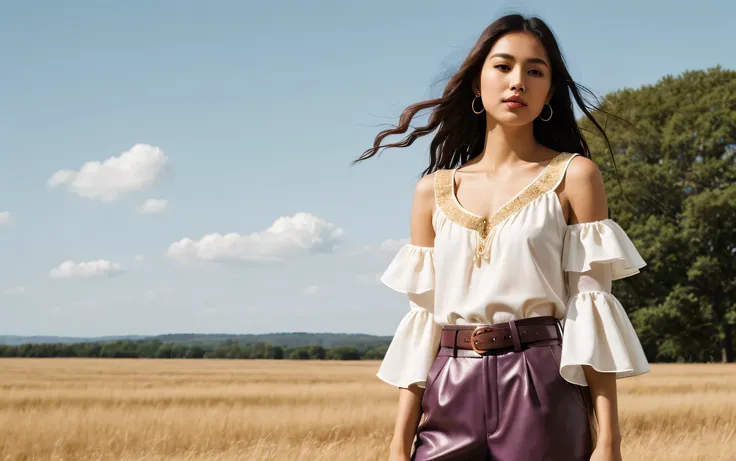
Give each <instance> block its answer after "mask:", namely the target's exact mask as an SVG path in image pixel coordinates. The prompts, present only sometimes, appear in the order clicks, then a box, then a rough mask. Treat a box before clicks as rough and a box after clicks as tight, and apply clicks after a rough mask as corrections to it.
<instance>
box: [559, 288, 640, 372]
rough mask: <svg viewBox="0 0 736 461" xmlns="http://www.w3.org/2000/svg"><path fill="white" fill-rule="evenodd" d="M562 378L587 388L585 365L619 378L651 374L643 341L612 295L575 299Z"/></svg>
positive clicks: (588, 294)
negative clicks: (642, 344) (613, 374)
mask: <svg viewBox="0 0 736 461" xmlns="http://www.w3.org/2000/svg"><path fill="white" fill-rule="evenodd" d="M563 326H564V328H563V337H562V359H561V360H560V375H561V376H562V377H563V378H564V379H565V380H567V381H569V382H571V383H573V384H577V385H580V386H587V385H588V383H587V380H586V379H585V374H584V373H583V368H582V365H590V366H591V367H593V368H594V369H595V370H596V371H601V372H609V373H615V374H616V378H617V379H619V378H627V377H631V376H637V375H640V374H643V373H647V372H649V371H650V366H649V362H648V361H647V358H646V356H645V355H644V350H643V349H642V346H641V343H640V342H639V338H638V337H637V335H636V331H635V330H634V327H633V325H632V324H631V321H630V320H629V317H628V316H627V315H626V311H624V308H623V306H622V305H621V303H620V302H619V301H618V299H616V297H615V296H613V295H612V294H611V293H608V292H605V291H588V292H582V293H579V294H577V295H575V296H573V297H571V298H570V299H569V301H568V303H567V311H566V313H565V320H564V324H563Z"/></svg>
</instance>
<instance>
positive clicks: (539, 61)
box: [488, 53, 549, 67]
mask: <svg viewBox="0 0 736 461" xmlns="http://www.w3.org/2000/svg"><path fill="white" fill-rule="evenodd" d="M491 58H504V59H510V60H512V61H513V60H515V59H516V58H514V57H513V56H511V55H510V54H507V53H494V54H492V55H491V56H489V57H488V59H491ZM526 62H531V63H535V64H542V65H544V66H545V67H549V66H548V65H547V62H546V61H545V60H544V59H542V58H529V59H527V60H526Z"/></svg>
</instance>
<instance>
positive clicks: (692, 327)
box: [581, 67, 736, 362]
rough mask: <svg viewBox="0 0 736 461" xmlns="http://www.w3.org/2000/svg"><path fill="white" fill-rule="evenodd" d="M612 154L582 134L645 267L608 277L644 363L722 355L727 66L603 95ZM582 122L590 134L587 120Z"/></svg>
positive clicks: (735, 204)
mask: <svg viewBox="0 0 736 461" xmlns="http://www.w3.org/2000/svg"><path fill="white" fill-rule="evenodd" d="M601 107H602V109H604V110H605V111H608V112H611V113H613V114H616V115H619V116H621V117H622V118H623V119H625V120H626V121H627V122H630V124H629V123H624V122H622V121H620V120H617V119H616V118H613V117H606V116H604V115H599V118H600V120H601V121H602V123H603V124H605V126H606V131H607V134H608V136H609V139H610V141H611V146H612V148H613V149H614V152H615V154H616V155H615V163H616V164H615V167H616V170H617V171H618V173H619V175H620V176H621V186H623V192H622V191H621V188H620V187H619V184H618V183H617V181H616V177H615V174H614V164H613V162H612V161H611V158H610V155H609V153H608V151H607V148H606V145H605V143H604V141H603V140H602V139H601V138H600V137H589V138H588V139H587V140H588V142H589V144H590V147H591V150H592V153H593V159H594V161H596V163H598V165H599V167H600V168H601V170H602V172H603V175H604V178H605V180H606V192H607V195H608V200H609V205H610V215H611V218H613V219H615V220H616V221H617V222H618V223H619V224H621V226H622V227H623V228H624V229H625V230H626V231H627V233H628V234H629V235H630V236H631V237H632V238H633V240H634V242H635V244H636V245H637V248H638V249H639V250H640V252H641V253H642V256H643V257H644V259H645V260H646V261H647V263H648V266H647V267H645V268H643V269H642V273H641V274H640V275H638V276H636V277H631V278H627V279H623V280H621V281H617V282H614V294H615V295H616V296H617V297H618V298H619V300H621V302H622V305H623V306H624V307H625V308H626V309H627V311H628V313H629V314H630V316H631V318H632V322H633V323H634V326H635V327H636V329H637V332H638V334H639V336H640V338H641V339H642V343H643V344H644V347H645V350H646V352H647V355H648V357H649V359H650V360H652V361H654V360H664V361H672V360H684V361H716V360H717V361H728V362H733V361H735V360H736V357H735V356H734V325H736V186H734V182H736V156H735V155H734V154H735V153H736V72H734V71H729V70H724V69H722V68H720V67H715V68H712V69H708V70H706V71H689V72H685V73H683V74H682V75H680V76H678V77H673V76H667V77H665V78H663V79H661V80H660V81H659V82H657V83H656V84H655V85H650V86H645V87H642V88H640V89H636V90H634V89H624V90H620V91H617V92H614V93H611V94H608V95H606V97H605V98H604V100H603V101H602V104H601ZM581 128H582V129H583V130H585V132H587V133H592V132H594V130H593V127H592V125H591V124H590V123H589V122H588V121H587V119H585V120H582V122H581Z"/></svg>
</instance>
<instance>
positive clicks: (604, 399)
mask: <svg viewBox="0 0 736 461" xmlns="http://www.w3.org/2000/svg"><path fill="white" fill-rule="evenodd" d="M583 372H584V373H585V379H586V380H587V382H588V390H589V392H590V396H591V399H592V401H593V405H594V407H595V414H596V419H597V420H598V437H597V443H598V444H609V445H618V444H620V443H621V426H620V425H619V420H618V396H617V390H616V375H615V373H603V372H598V371H595V370H594V369H593V368H592V367H590V366H588V365H583Z"/></svg>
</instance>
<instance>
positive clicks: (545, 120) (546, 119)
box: [539, 104, 554, 122]
mask: <svg viewBox="0 0 736 461" xmlns="http://www.w3.org/2000/svg"><path fill="white" fill-rule="evenodd" d="M545 106H547V107H549V117H547V118H543V117H542V116H541V115H540V116H539V118H540V119H541V120H542V121H543V122H549V119H551V118H552V114H553V113H554V112H553V111H552V106H550V105H549V104H545Z"/></svg>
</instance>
